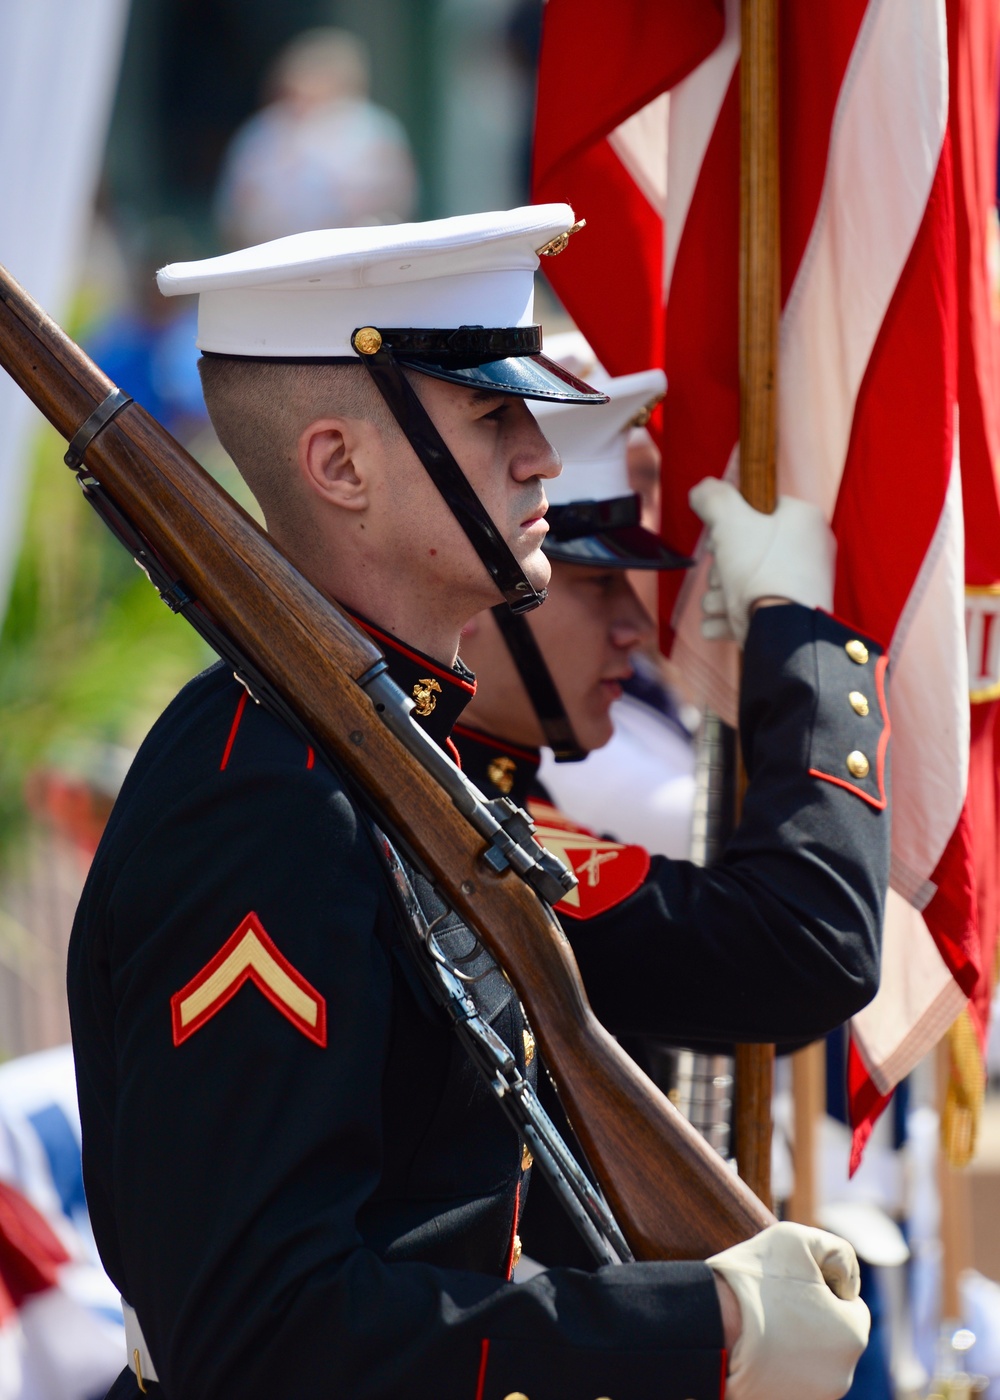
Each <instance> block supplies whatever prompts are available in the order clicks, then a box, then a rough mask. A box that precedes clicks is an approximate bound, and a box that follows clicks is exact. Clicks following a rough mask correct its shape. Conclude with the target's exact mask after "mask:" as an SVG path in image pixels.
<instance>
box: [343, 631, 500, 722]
mask: <svg viewBox="0 0 1000 1400" xmlns="http://www.w3.org/2000/svg"><path fill="white" fill-rule="evenodd" d="M351 616H352V617H353V618H354V620H355V622H356V623H357V624H358V626H359V627H362V628H364V630H365V631H366V632H367V633H368V635H369V637H371V638H372V640H373V641H376V642H378V644H379V646H380V647H381V648H382V650H383V651H384V652H385V660H386V665H387V666H388V668H389V675H390V676H391V677H392V679H393V680H394V681H395V682H396V684H397V685H398V686H399V688H400V689H401V690H402V692H403V694H404V695H408V696H409V698H410V699H411V700H412V701H413V705H414V708H413V712H412V713H413V718H414V719H415V720H416V722H417V723H418V724H419V725H420V726H421V728H422V729H425V730H426V731H427V733H428V734H429V735H430V737H431V738H432V739H433V740H434V742H435V743H436V744H437V745H438V747H439V748H442V749H443V748H444V747H445V745H446V744H447V743H448V739H449V737H450V735H451V731H452V728H453V726H454V724H455V721H456V720H457V719H458V717H459V715H460V714H461V713H462V711H463V710H464V709H465V707H466V705H467V704H468V703H469V701H470V700H471V699H472V697H473V696H474V695H475V693H476V678H475V676H474V675H473V674H472V672H471V671H470V670H469V668H468V666H466V665H465V664H464V663H463V662H462V661H461V660H458V661H457V662H456V663H455V665H454V666H453V667H448V666H442V665H441V663H440V661H434V660H433V659H432V658H431V657H429V656H426V655H425V654H424V652H422V651H417V649H416V647H411V646H407V644H406V643H405V642H401V641H400V640H399V639H398V638H397V637H393V636H390V634H389V633H388V632H383V631H382V629H381V628H380V627H376V626H375V624H374V623H373V622H369V621H368V619H367V618H366V617H362V616H361V614H360V613H356V612H352V613H351Z"/></svg>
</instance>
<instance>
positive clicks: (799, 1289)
mask: <svg viewBox="0 0 1000 1400" xmlns="http://www.w3.org/2000/svg"><path fill="white" fill-rule="evenodd" d="M708 1263H709V1265H710V1267H711V1268H712V1269H714V1270H715V1272H716V1273H717V1274H719V1275H721V1277H722V1278H724V1279H725V1281H726V1282H727V1283H728V1284H729V1286H730V1288H731V1289H732V1290H733V1292H734V1293H735V1294H736V1297H737V1299H738V1300H739V1304H740V1312H741V1313H742V1316H743V1330H742V1332H741V1333H740V1338H739V1341H738V1342H737V1343H736V1345H735V1347H734V1348H733V1353H732V1355H731V1356H730V1358H729V1379H728V1380H727V1382H726V1400H840V1397H841V1396H843V1395H845V1394H846V1393H847V1391H848V1390H849V1389H850V1386H851V1380H852V1377H853V1376H854V1368H855V1366H856V1365H857V1363H858V1358H859V1357H860V1355H861V1353H862V1352H863V1351H864V1349H865V1347H866V1346H867V1344H868V1330H869V1327H870V1325H871V1318H870V1316H869V1313H868V1309H867V1307H866V1306H865V1304H864V1303H863V1302H862V1301H861V1298H860V1296H859V1294H860V1289H861V1281H860V1276H859V1273H858V1259H857V1255H856V1254H855V1253H854V1250H853V1249H852V1248H851V1246H850V1245H849V1244H848V1243H847V1241H846V1240H842V1239H840V1238H839V1236H837V1235H830V1234H828V1233H827V1232H826V1231H825V1230H816V1229H813V1228H811V1227H808V1226H805V1225H792V1224H790V1223H789V1222H785V1223H783V1224H781V1225H771V1226H770V1227H769V1228H768V1229H766V1230H764V1231H762V1233H761V1234H759V1235H755V1236H754V1238H753V1239H751V1240H745V1241H744V1242H743V1244H737V1245H734V1246H733V1247H732V1249H724V1250H723V1251H722V1253H721V1254H716V1255H714V1256H713V1258H711V1259H709V1261H708Z"/></svg>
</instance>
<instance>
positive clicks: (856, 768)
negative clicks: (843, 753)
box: [847, 749, 871, 778]
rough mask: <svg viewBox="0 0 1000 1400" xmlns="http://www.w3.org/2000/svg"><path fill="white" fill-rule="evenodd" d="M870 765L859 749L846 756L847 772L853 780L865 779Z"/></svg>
mask: <svg viewBox="0 0 1000 1400" xmlns="http://www.w3.org/2000/svg"><path fill="white" fill-rule="evenodd" d="M870 768H871V764H870V763H869V762H868V760H867V758H865V756H864V754H863V753H862V752H861V750H860V749H855V750H854V752H853V753H849V754H848V755H847V771H848V772H849V773H850V774H851V775H852V776H853V777H855V778H867V777H868V772H869V770H870Z"/></svg>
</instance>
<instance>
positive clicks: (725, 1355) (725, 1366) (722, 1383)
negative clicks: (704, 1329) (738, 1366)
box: [719, 1347, 729, 1400]
mask: <svg viewBox="0 0 1000 1400" xmlns="http://www.w3.org/2000/svg"><path fill="white" fill-rule="evenodd" d="M728 1376H729V1352H728V1351H726V1348H725V1347H723V1348H722V1376H721V1377H720V1379H719V1400H726V1380H727V1378H728Z"/></svg>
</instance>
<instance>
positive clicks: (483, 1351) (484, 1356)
mask: <svg viewBox="0 0 1000 1400" xmlns="http://www.w3.org/2000/svg"><path fill="white" fill-rule="evenodd" d="M489 1359H490V1339H489V1337H484V1338H483V1340H482V1341H481V1342H480V1344H479V1376H478V1377H477V1379H476V1400H483V1392H484V1391H485V1389H486V1363H487V1362H488V1361H489Z"/></svg>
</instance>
